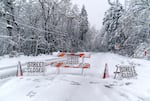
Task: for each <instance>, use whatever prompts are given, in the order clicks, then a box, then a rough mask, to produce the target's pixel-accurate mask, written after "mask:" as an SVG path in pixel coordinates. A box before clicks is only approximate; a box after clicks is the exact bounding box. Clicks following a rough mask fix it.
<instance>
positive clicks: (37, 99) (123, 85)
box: [0, 53, 150, 101]
mask: <svg viewBox="0 0 150 101" xmlns="http://www.w3.org/2000/svg"><path fill="white" fill-rule="evenodd" d="M0 62H1V60H0ZM87 62H89V63H90V64H91V68H90V69H89V70H85V72H84V76H83V75H79V74H80V73H78V74H71V73H70V72H74V71H75V70H74V69H68V70H67V72H66V73H65V72H64V71H65V70H61V73H60V74H58V75H57V74H54V73H51V69H49V71H50V72H49V73H48V75H46V76H24V77H11V78H7V79H1V80H0V101H12V100H13V101H150V86H149V85H150V81H149V80H150V75H149V73H150V68H149V67H150V64H149V61H147V60H141V59H132V58H127V57H123V56H119V55H115V54H110V53H92V57H91V59H87ZM105 63H108V67H109V75H110V78H108V79H105V80H103V79H102V75H103V71H104V65H105ZM131 63H132V64H135V65H136V70H137V73H138V77H137V78H136V79H124V80H114V79H113V76H114V73H113V72H114V71H115V69H116V67H115V65H116V64H125V65H127V64H131ZM76 72H80V71H79V70H78V71H76ZM68 73H70V74H68Z"/></svg>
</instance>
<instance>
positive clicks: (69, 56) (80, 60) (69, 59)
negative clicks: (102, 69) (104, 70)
mask: <svg viewBox="0 0 150 101" xmlns="http://www.w3.org/2000/svg"><path fill="white" fill-rule="evenodd" d="M58 57H60V58H63V60H61V61H57V60H56V61H52V62H50V65H51V66H52V67H56V68H58V72H57V73H58V74H59V73H60V68H66V69H67V68H80V69H81V74H84V69H88V68H90V64H89V63H85V62H84V61H85V59H86V58H90V57H91V56H90V54H85V53H65V52H61V53H59V54H58Z"/></svg>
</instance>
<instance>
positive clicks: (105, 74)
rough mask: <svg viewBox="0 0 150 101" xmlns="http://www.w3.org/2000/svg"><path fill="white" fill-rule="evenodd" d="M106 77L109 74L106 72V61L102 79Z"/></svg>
mask: <svg viewBox="0 0 150 101" xmlns="http://www.w3.org/2000/svg"><path fill="white" fill-rule="evenodd" d="M107 77H109V74H108V67H107V63H106V64H105V69H104V74H103V79H106V78H107Z"/></svg>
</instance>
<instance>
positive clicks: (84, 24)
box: [79, 5, 89, 51]
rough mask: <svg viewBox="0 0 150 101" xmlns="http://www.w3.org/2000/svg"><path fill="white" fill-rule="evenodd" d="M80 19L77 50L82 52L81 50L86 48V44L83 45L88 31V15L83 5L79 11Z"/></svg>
mask: <svg viewBox="0 0 150 101" xmlns="http://www.w3.org/2000/svg"><path fill="white" fill-rule="evenodd" d="M80 19H81V20H80V33H79V39H80V40H79V41H80V45H79V48H80V49H81V50H82V51H83V49H84V48H85V46H86V44H85V42H86V35H87V32H88V30H89V22H88V14H87V11H86V9H85V6H84V5H83V7H82V9H81V13H80Z"/></svg>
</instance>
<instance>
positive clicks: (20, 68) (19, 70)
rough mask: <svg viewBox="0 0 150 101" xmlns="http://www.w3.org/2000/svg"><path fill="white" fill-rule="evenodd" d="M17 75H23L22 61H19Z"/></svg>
mask: <svg viewBox="0 0 150 101" xmlns="http://www.w3.org/2000/svg"><path fill="white" fill-rule="evenodd" d="M16 76H23V71H22V67H21V63H20V61H19V62H18V65H17V73H16Z"/></svg>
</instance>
